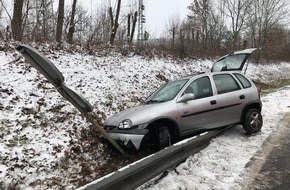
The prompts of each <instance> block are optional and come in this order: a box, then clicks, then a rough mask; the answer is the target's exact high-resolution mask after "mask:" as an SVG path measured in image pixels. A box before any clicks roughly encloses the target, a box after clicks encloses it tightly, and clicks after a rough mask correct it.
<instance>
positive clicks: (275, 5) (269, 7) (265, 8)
mask: <svg viewBox="0 0 290 190" xmlns="http://www.w3.org/2000/svg"><path fill="white" fill-rule="evenodd" d="M287 16H289V9H288V3H287V2H286V1H285V0H256V1H253V2H252V4H251V15H250V17H249V19H248V20H247V26H248V28H249V30H248V31H247V35H248V41H249V42H250V43H251V45H252V46H254V47H261V48H263V52H264V53H265V54H267V53H268V50H267V46H266V43H267V40H268V39H269V38H271V36H270V35H269V34H270V32H271V30H272V29H273V28H274V27H276V26H277V25H279V24H283V21H284V20H285V19H286V18H287ZM259 59H260V56H259V55H258V58H257V61H259Z"/></svg>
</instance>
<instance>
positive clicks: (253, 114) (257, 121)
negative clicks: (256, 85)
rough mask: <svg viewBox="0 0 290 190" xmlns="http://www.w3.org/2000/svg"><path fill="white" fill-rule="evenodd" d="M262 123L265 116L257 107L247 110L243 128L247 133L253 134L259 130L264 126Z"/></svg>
mask: <svg viewBox="0 0 290 190" xmlns="http://www.w3.org/2000/svg"><path fill="white" fill-rule="evenodd" d="M262 125H263V117H262V115H261V112H260V111H259V110H257V109H249V110H247V112H246V114H245V117H244V121H243V128H244V130H245V131H246V132H247V134H248V135H251V134H253V133H257V132H259V131H260V130H261V128H262Z"/></svg>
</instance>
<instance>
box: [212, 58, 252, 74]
mask: <svg viewBox="0 0 290 190" xmlns="http://www.w3.org/2000/svg"><path fill="white" fill-rule="evenodd" d="M246 56H247V55H246V54H238V55H232V56H227V57H225V58H223V59H220V60H218V61H217V62H215V63H214V65H213V68H212V71H213V72H218V71H226V70H239V69H241V66H242V64H243V63H244V60H245V57H246Z"/></svg>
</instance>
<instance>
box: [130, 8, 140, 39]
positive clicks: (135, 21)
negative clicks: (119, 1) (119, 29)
mask: <svg viewBox="0 0 290 190" xmlns="http://www.w3.org/2000/svg"><path fill="white" fill-rule="evenodd" d="M137 17H138V12H137V11H136V12H135V14H134V18H133V26H132V31H131V36H130V44H132V42H133V38H134V34H135V28H136V23H137Z"/></svg>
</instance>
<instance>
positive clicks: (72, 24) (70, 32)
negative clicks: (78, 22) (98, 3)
mask: <svg viewBox="0 0 290 190" xmlns="http://www.w3.org/2000/svg"><path fill="white" fill-rule="evenodd" d="M76 5H77V0H74V1H73V4H72V11H71V17H70V24H69V29H68V34H67V42H68V43H69V44H72V41H73V34H74V32H75V22H74V20H75V14H76Z"/></svg>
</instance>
